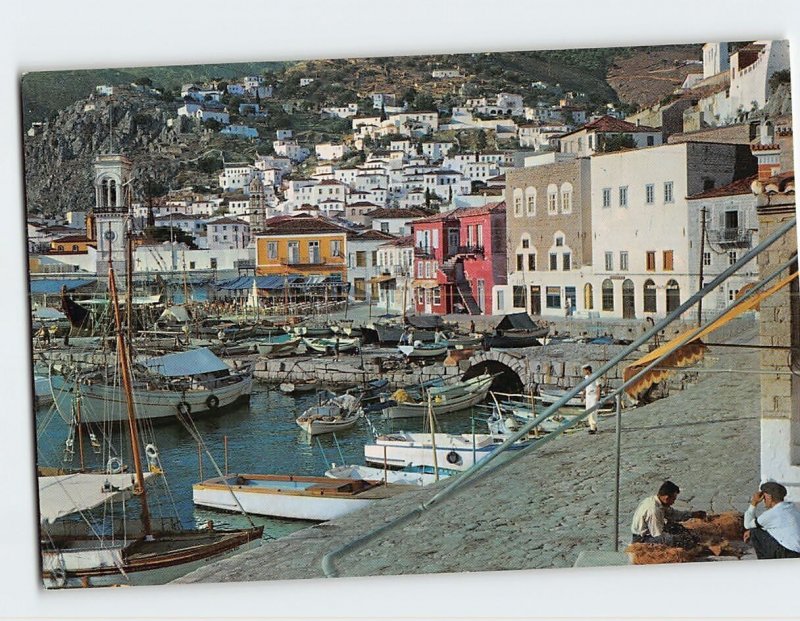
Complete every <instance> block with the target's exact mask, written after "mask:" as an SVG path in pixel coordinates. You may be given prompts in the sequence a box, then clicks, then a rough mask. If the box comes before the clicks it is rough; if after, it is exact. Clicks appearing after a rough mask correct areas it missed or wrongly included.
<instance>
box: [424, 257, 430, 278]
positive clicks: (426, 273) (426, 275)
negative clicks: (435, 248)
mask: <svg viewBox="0 0 800 621" xmlns="http://www.w3.org/2000/svg"><path fill="white" fill-rule="evenodd" d="M430 277H431V262H430V261H425V278H430Z"/></svg>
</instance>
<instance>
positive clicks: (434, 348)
mask: <svg viewBox="0 0 800 621" xmlns="http://www.w3.org/2000/svg"><path fill="white" fill-rule="evenodd" d="M397 349H398V350H399V351H400V352H401V353H402V354H403V355H405V356H406V358H408V359H410V360H415V359H422V358H437V357H439V356H446V355H447V344H446V343H427V344H425V343H421V344H416V345H398V346H397Z"/></svg>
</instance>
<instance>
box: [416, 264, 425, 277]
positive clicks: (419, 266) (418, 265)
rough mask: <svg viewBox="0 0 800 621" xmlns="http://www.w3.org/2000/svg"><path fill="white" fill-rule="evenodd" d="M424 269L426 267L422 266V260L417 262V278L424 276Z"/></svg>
mask: <svg viewBox="0 0 800 621" xmlns="http://www.w3.org/2000/svg"><path fill="white" fill-rule="evenodd" d="M423 269H424V268H423V266H422V261H418V262H417V278H422V274H423V273H424V272H423Z"/></svg>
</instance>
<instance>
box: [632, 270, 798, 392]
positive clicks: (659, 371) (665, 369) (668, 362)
mask: <svg viewBox="0 0 800 621" xmlns="http://www.w3.org/2000/svg"><path fill="white" fill-rule="evenodd" d="M795 278H797V272H794V273H792V274H789V275H788V276H785V277H784V278H782V279H781V280H780V281H779V282H778V283H776V284H775V285H773V286H772V287H770V288H769V289H766V290H765V291H762V292H761V293H759V294H758V295H754V296H753V297H751V298H749V299H748V300H746V301H745V302H742V303H741V304H738V305H736V306H732V307H731V308H729V309H728V311H727V312H725V313H724V314H722V315H720V317H718V318H717V319H716V320H714V321H712V322H711V323H710V324H708V325H707V326H706V327H705V328H703V329H702V330H701V331H700V332H698V333H697V334H695V335H694V336H692V333H694V332H695V331H696V328H691V329H689V330H685V331H684V332H681V333H680V334H678V335H677V336H676V337H675V338H673V339H672V340H670V341H668V342H666V343H664V344H663V345H661V346H660V347H657V348H656V349H654V350H653V351H651V352H649V353H647V354H645V355H644V356H642V357H641V358H639V359H638V360H637V361H636V362H634V363H632V364H629V365H628V366H627V367H625V369H624V370H623V372H622V378H623V379H624V381H626V382H627V381H628V380H629V379H630V378H632V377H633V376H635V375H636V374H637V373H639V371H641V370H642V369H643V368H644V367H646V366H647V365H649V364H650V363H652V362H653V361H655V360H658V359H659V358H661V356H664V358H663V359H662V360H661V361H660V362H659V363H658V364H657V365H656V366H655V367H653V368H652V369H650V370H649V371H648V372H647V373H645V374H644V375H643V376H642V377H640V378H639V379H638V380H636V381H635V382H634V383H633V384H631V385H630V386H628V387H627V388H626V389H625V392H627V393H628V394H629V395H630V396H631V397H633V398H638V397H639V396H640V395H641V394H643V393H644V391H646V390H647V389H648V388H650V386H652V385H653V384H657V383H658V382H660V381H663V380H664V379H666V378H667V377H668V376H669V374H670V373H672V370H673V369H674V368H676V367H688V366H690V365H692V364H695V363H696V362H699V361H700V360H701V359H702V358H703V355H704V354H705V351H706V349H708V347H707V346H706V345H705V344H704V343H703V342H702V340H701V339H702V338H704V337H705V336H708V335H709V334H711V333H712V332H714V331H715V330H718V329H719V328H721V327H722V326H724V325H725V324H726V323H728V322H729V321H731V320H733V319H736V318H737V317H739V316H740V315H743V314H744V313H746V312H747V311H750V310H753V309H755V308H758V306H759V304H760V303H761V302H763V301H764V300H765V299H766V298H768V297H769V296H771V295H772V294H773V293H775V292H776V291H778V290H780V289H782V288H783V287H785V286H786V285H788V284H789V282H791V281H792V280H793V279H795Z"/></svg>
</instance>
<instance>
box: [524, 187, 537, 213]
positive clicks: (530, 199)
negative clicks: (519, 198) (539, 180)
mask: <svg viewBox="0 0 800 621" xmlns="http://www.w3.org/2000/svg"><path fill="white" fill-rule="evenodd" d="M525 209H526V213H527V214H528V215H529V216H535V215H536V188H530V187H529V188H527V189H526V190H525Z"/></svg>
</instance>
